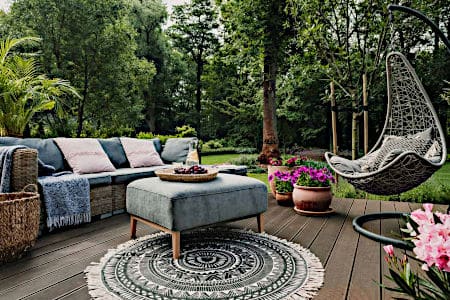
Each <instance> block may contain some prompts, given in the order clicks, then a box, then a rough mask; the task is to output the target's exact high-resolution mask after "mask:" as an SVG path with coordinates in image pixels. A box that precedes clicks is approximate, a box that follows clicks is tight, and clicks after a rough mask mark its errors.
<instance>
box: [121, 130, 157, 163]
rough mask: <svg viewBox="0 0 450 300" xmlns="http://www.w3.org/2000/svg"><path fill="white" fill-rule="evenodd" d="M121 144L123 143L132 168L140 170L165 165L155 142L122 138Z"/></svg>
mask: <svg viewBox="0 0 450 300" xmlns="http://www.w3.org/2000/svg"><path fill="white" fill-rule="evenodd" d="M120 142H121V143H122V146H123V150H125V154H126V155H127V159H128V162H129V163H130V167H132V168H139V167H151V166H163V165H164V163H163V161H162V160H161V157H159V154H158V152H157V151H156V149H155V145H154V144H153V141H149V140H140V139H133V138H126V137H122V138H120Z"/></svg>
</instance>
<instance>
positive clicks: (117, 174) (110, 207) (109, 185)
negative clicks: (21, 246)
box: [0, 137, 198, 229]
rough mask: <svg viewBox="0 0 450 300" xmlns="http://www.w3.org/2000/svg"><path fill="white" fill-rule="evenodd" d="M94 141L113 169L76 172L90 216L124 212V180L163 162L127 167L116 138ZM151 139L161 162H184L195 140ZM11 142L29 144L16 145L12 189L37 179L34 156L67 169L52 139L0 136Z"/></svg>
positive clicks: (140, 175)
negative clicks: (86, 191)
mask: <svg viewBox="0 0 450 300" xmlns="http://www.w3.org/2000/svg"><path fill="white" fill-rule="evenodd" d="M98 141H99V142H100V144H101V146H102V148H103V150H104V151H105V153H106V154H107V156H108V158H109V160H110V161H111V162H112V164H113V165H114V167H115V168H116V171H114V172H101V173H92V174H82V175H80V176H82V177H85V178H87V179H88V181H89V184H90V201H91V216H92V217H101V218H103V217H107V216H111V215H112V214H117V213H122V212H124V209H125V195H126V186H127V184H128V183H130V182H131V181H134V180H136V179H140V178H145V177H153V176H155V173H154V172H155V170H157V169H160V168H164V167H166V166H153V167H141V168H131V167H130V165H129V162H128V160H127V157H126V155H125V152H124V149H123V147H122V144H121V141H120V139H119V138H109V139H98ZM152 141H153V144H154V147H155V150H156V151H157V152H158V153H159V154H160V155H161V158H162V159H163V162H164V163H165V164H172V163H173V162H184V161H185V160H186V156H187V154H188V151H189V147H190V146H191V147H192V144H193V143H194V144H195V145H197V144H198V143H197V138H172V139H168V140H167V141H166V144H165V146H164V147H163V146H162V145H161V142H160V140H159V139H153V140H152ZM12 145H24V146H27V147H29V149H18V150H17V151H16V152H15V154H14V156H13V171H12V189H13V191H20V190H21V189H22V188H23V187H24V186H26V185H27V184H29V183H34V184H36V183H37V179H38V167H37V165H38V164H37V158H38V157H39V159H40V160H41V161H42V162H43V163H45V164H47V165H51V166H53V167H54V168H55V171H56V172H62V171H70V170H71V169H70V167H69V165H68V164H67V161H66V160H65V158H64V155H63V153H62V152H61V151H60V149H59V147H58V146H57V144H56V143H55V142H54V140H53V139H37V138H26V139H19V138H12V137H0V147H1V146H12ZM41 207H42V208H41V224H44V223H45V222H44V220H45V210H44V209H43V205H41ZM41 227H42V226H41ZM41 229H42V228H41Z"/></svg>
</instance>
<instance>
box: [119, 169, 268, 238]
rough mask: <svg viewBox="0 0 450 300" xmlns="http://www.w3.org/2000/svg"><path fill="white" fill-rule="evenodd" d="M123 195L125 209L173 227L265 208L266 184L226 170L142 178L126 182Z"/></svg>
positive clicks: (211, 221)
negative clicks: (193, 177) (196, 178)
mask: <svg viewBox="0 0 450 300" xmlns="http://www.w3.org/2000/svg"><path fill="white" fill-rule="evenodd" d="M126 198H127V201H126V205H127V211H128V213H130V214H132V215H135V216H138V217H141V218H143V219H146V220H148V221H151V222H153V223H156V224H159V225H161V226H164V227H166V228H168V229H170V230H174V231H181V230H186V229H192V228H195V227H198V226H204V225H209V224H214V223H218V222H223V221H229V220H233V219H238V218H243V217H249V216H254V215H258V214H260V213H262V212H264V211H266V210H267V187H266V185H265V184H264V183H263V182H261V181H259V180H257V179H254V178H250V177H245V176H238V175H230V174H218V175H217V178H216V179H214V180H212V181H208V182H196V183H187V182H169V181H162V180H160V179H159V178H157V177H153V178H144V179H140V180H136V181H134V182H132V183H130V184H129V185H128V187H127V197H126Z"/></svg>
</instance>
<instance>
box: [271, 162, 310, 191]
mask: <svg viewBox="0 0 450 300" xmlns="http://www.w3.org/2000/svg"><path fill="white" fill-rule="evenodd" d="M303 161H304V158H300V157H297V156H293V157H290V158H288V159H287V160H283V159H281V158H274V157H271V158H269V165H268V167H267V176H268V178H270V175H273V174H274V172H276V171H280V172H286V171H291V170H293V169H295V168H296V167H298V166H300V165H301V164H302V162H303ZM269 186H270V190H271V192H272V195H273V196H274V197H276V189H275V181H273V180H270V179H269Z"/></svg>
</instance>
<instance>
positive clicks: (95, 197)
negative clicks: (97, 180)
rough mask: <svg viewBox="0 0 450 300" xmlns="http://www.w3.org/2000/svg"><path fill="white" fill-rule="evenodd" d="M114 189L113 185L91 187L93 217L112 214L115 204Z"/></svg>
mask: <svg viewBox="0 0 450 300" xmlns="http://www.w3.org/2000/svg"><path fill="white" fill-rule="evenodd" d="M112 191H113V189H112V186H111V185H104V186H94V187H91V192H90V196H91V216H92V217H95V216H100V215H103V214H111V213H112V208H113V203H112V195H113V192H112Z"/></svg>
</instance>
